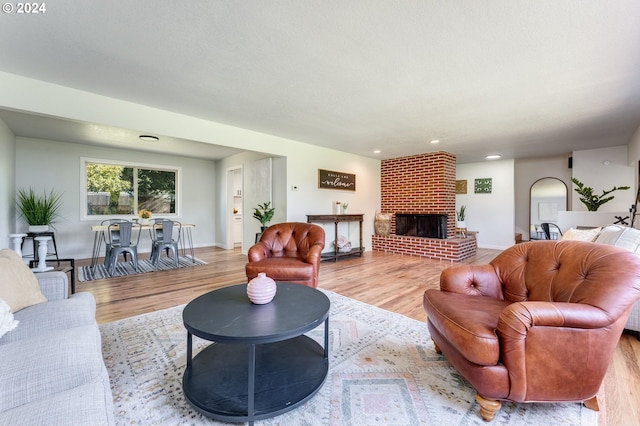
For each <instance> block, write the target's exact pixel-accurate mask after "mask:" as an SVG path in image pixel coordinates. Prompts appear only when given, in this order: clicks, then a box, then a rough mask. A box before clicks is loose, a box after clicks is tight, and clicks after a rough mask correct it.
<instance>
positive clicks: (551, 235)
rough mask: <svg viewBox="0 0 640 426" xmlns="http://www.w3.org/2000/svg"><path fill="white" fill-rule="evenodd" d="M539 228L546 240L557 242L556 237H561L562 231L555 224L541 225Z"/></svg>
mask: <svg viewBox="0 0 640 426" xmlns="http://www.w3.org/2000/svg"><path fill="white" fill-rule="evenodd" d="M540 227H541V228H542V232H544V236H545V238H546V239H547V240H559V239H560V238H558V236H560V237H561V236H562V231H561V230H560V228H559V227H558V225H556V224H555V223H541V224H540ZM556 231H557V232H556Z"/></svg>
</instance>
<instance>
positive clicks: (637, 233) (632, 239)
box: [613, 227, 640, 253]
mask: <svg viewBox="0 0 640 426" xmlns="http://www.w3.org/2000/svg"><path fill="white" fill-rule="evenodd" d="M613 245H614V246H616V247H622V248H625V249H627V250H631V251H632V252H634V253H638V252H639V251H640V230H638V229H635V228H627V227H625V228H624V230H623V231H622V233H621V234H620V237H619V238H618V239H617V240H616V242H615V243H614V244H613Z"/></svg>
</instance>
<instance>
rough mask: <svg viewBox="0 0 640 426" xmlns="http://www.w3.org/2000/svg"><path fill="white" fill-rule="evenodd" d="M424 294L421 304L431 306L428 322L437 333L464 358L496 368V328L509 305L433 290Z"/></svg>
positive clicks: (497, 349)
mask: <svg viewBox="0 0 640 426" xmlns="http://www.w3.org/2000/svg"><path fill="white" fill-rule="evenodd" d="M427 293H428V297H425V298H424V301H425V303H429V304H431V307H430V309H428V310H427V312H430V313H431V315H430V316H429V321H430V322H431V324H432V325H433V326H434V327H435V328H436V329H438V331H439V332H440V334H442V335H443V336H447V339H448V340H449V341H450V342H451V344H452V345H453V346H454V347H455V348H456V349H457V350H458V351H459V352H460V353H461V355H462V356H463V357H464V358H465V359H467V360H469V361H471V362H473V363H475V364H478V365H487V366H490V365H496V364H497V363H498V360H499V359H500V342H499V341H498V337H497V335H496V327H497V326H498V319H499V318H500V313H501V312H502V310H503V309H504V308H505V307H507V306H508V305H509V304H510V303H511V302H509V301H506V300H500V299H494V298H491V297H482V296H470V295H467V294H458V293H449V292H446V291H440V290H435V289H431V290H427Z"/></svg>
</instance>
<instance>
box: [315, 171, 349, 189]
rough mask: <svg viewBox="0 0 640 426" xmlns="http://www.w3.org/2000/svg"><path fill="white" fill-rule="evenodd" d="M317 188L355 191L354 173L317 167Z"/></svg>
mask: <svg viewBox="0 0 640 426" xmlns="http://www.w3.org/2000/svg"><path fill="white" fill-rule="evenodd" d="M318 188H324V189H342V190H347V191H355V190H356V175H355V174H352V173H345V172H336V171H333V170H324V169H318Z"/></svg>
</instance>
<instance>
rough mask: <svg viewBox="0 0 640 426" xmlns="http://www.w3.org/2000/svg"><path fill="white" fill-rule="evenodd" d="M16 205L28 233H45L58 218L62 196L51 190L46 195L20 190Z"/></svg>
mask: <svg viewBox="0 0 640 426" xmlns="http://www.w3.org/2000/svg"><path fill="white" fill-rule="evenodd" d="M16 204H17V206H18V211H19V212H20V216H21V217H24V219H25V220H26V221H27V223H28V224H29V231H30V232H45V231H48V230H49V226H50V225H52V224H53V223H54V222H55V220H56V219H57V218H58V217H59V216H60V208H61V207H62V194H61V193H59V192H57V191H55V190H53V189H52V190H51V191H50V192H49V193H48V194H47V193H46V192H43V193H42V195H39V194H37V193H36V191H35V190H34V189H33V188H29V189H24V188H21V189H18V195H17V200H16Z"/></svg>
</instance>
